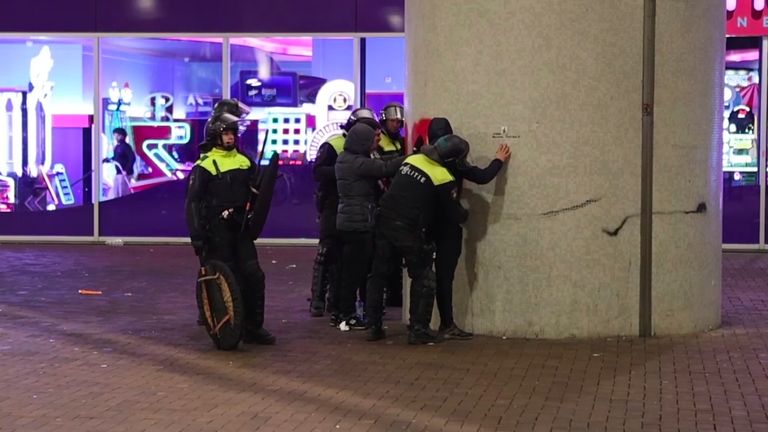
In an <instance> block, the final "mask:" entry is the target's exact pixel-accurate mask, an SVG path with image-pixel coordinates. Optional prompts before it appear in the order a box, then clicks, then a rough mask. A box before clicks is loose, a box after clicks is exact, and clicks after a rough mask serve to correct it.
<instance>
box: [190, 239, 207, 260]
mask: <svg viewBox="0 0 768 432" xmlns="http://www.w3.org/2000/svg"><path fill="white" fill-rule="evenodd" d="M192 248H193V249H194V250H195V255H197V256H198V257H200V258H202V257H203V255H204V254H205V249H206V244H205V241H203V240H192Z"/></svg>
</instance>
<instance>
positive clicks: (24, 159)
mask: <svg viewBox="0 0 768 432" xmlns="http://www.w3.org/2000/svg"><path fill="white" fill-rule="evenodd" d="M225 46H228V47H229V51H228V52H226V53H224V52H223V50H224V47H225ZM361 47H362V49H365V48H366V47H367V56H366V55H363V54H361V52H360V50H361ZM95 51H97V52H96V53H95ZM225 54H226V55H225ZM0 55H2V56H3V58H5V59H8V61H7V62H6V66H4V67H3V68H1V69H0V97H1V98H2V104H3V105H2V106H1V107H2V108H3V109H5V111H3V112H4V113H5V114H4V115H3V116H2V117H1V118H0V120H2V121H0V237H5V238H9V237H14V238H16V237H25V236H55V237H72V236H76V237H85V238H93V237H94V236H98V237H121V238H142V239H147V238H180V239H183V238H186V236H187V229H186V223H185V220H184V211H183V208H184V198H185V194H186V184H187V182H186V179H187V176H188V174H189V171H190V169H191V167H192V166H193V164H194V162H195V161H196V160H197V159H198V157H199V150H198V144H199V143H200V142H201V141H202V140H203V136H204V125H205V122H206V120H207V118H208V117H209V115H210V112H211V109H212V107H213V106H214V105H215V104H216V102H218V101H219V100H221V99H222V98H225V97H233V98H237V99H239V100H241V101H243V102H244V103H246V104H247V105H249V106H250V107H251V112H250V114H249V115H248V118H247V122H246V123H245V124H244V131H243V134H242V136H241V138H240V146H241V148H242V149H243V151H244V152H246V153H248V154H249V155H250V156H251V157H253V158H254V159H258V158H261V159H262V160H266V159H268V158H269V157H270V156H271V155H272V154H273V153H277V154H279V156H280V164H281V168H280V172H281V176H280V178H279V180H278V184H277V186H276V190H275V195H274V198H273V207H272V210H271V213H270V217H269V219H268V223H267V226H266V227H265V231H264V234H263V236H262V237H263V238H280V239H301V238H308V239H313V238H316V237H317V222H316V216H317V215H316V210H315V208H314V204H313V201H314V200H313V193H314V189H315V184H314V180H313V178H312V174H311V167H312V163H313V161H314V158H315V154H316V152H317V148H318V147H319V146H320V144H321V143H322V142H323V141H325V140H326V139H327V138H328V137H330V136H332V135H334V134H336V133H339V131H340V125H341V124H342V123H343V122H344V121H346V119H347V117H348V115H349V113H350V112H351V111H352V110H353V109H355V108H357V107H360V106H364V105H370V106H371V108H373V109H374V110H376V111H379V110H380V109H381V108H382V107H383V106H384V105H385V104H386V103H389V102H393V101H395V102H401V103H402V102H403V100H404V86H405V83H404V80H405V65H404V57H405V56H404V39H403V37H402V36H399V37H376V38H364V37H310V36H305V37H301V36H291V37H260V38H255V37H253V38H251V37H230V38H222V37H219V38H216V37H180V36H179V37H166V36H158V37H99V38H92V39H90V38H86V39H83V38H80V39H77V38H58V37H57V38H52V37H25V38H12V37H9V38H5V39H0ZM224 58H227V59H228V60H229V61H228V62H227V63H226V64H225V63H224ZM363 59H364V60H363ZM356 60H360V64H356ZM95 71H98V76H94V75H95ZM362 71H364V73H360V72H362ZM225 78H226V79H225ZM94 87H97V88H94ZM94 107H96V108H95V109H94ZM94 123H97V126H96V127H94ZM94 201H96V202H95V203H94ZM94 216H96V217H97V219H95V218H94ZM94 225H97V226H96V227H94Z"/></svg>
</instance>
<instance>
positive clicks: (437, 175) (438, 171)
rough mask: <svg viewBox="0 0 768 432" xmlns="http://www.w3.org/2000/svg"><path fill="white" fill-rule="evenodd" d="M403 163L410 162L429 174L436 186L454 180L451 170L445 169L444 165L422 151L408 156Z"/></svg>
mask: <svg viewBox="0 0 768 432" xmlns="http://www.w3.org/2000/svg"><path fill="white" fill-rule="evenodd" d="M403 163H407V164H410V165H412V166H414V167H416V168H418V169H420V170H421V171H423V172H424V174H426V175H427V176H429V179H430V180H432V184H434V185H435V186H440V185H441V184H445V183H448V182H452V181H453V180H454V178H453V176H452V175H451V173H450V171H448V170H447V169H445V167H444V166H442V165H440V164H439V163H437V162H435V161H433V160H432V159H430V158H428V157H426V156H425V155H423V154H421V153H418V154H415V155H411V156H408V157H407V158H406V159H405V162H403Z"/></svg>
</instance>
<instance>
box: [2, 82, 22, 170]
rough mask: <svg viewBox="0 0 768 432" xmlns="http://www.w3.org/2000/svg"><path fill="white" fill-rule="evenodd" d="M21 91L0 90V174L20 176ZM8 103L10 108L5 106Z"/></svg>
mask: <svg viewBox="0 0 768 432" xmlns="http://www.w3.org/2000/svg"><path fill="white" fill-rule="evenodd" d="M22 99H23V93H22V92H0V174H2V175H6V174H8V173H9V172H11V173H15V174H16V175H17V176H20V175H21V173H22V170H23V169H24V167H23V166H22V165H21V161H22V159H23V157H22V145H21V144H22V135H23V133H22V130H21V124H22V121H21V118H22V115H21V101H22ZM8 105H10V108H11V110H10V111H8V110H7V107H8Z"/></svg>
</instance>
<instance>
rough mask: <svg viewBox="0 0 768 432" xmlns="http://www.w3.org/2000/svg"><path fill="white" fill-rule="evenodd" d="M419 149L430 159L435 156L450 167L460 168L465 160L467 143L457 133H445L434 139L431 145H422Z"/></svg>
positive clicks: (467, 148) (467, 151) (467, 149)
mask: <svg viewBox="0 0 768 432" xmlns="http://www.w3.org/2000/svg"><path fill="white" fill-rule="evenodd" d="M421 151H422V153H424V154H425V155H427V157H429V158H430V159H435V156H437V158H439V159H440V162H442V163H443V164H444V165H448V166H449V167H451V168H453V167H455V168H461V167H462V166H464V165H466V162H467V155H468V154H469V143H468V142H467V140H465V139H464V138H462V137H460V136H458V135H446V136H444V137H442V138H440V139H438V140H437V141H435V143H434V144H433V145H430V146H426V147H423V148H422V150H421Z"/></svg>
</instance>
